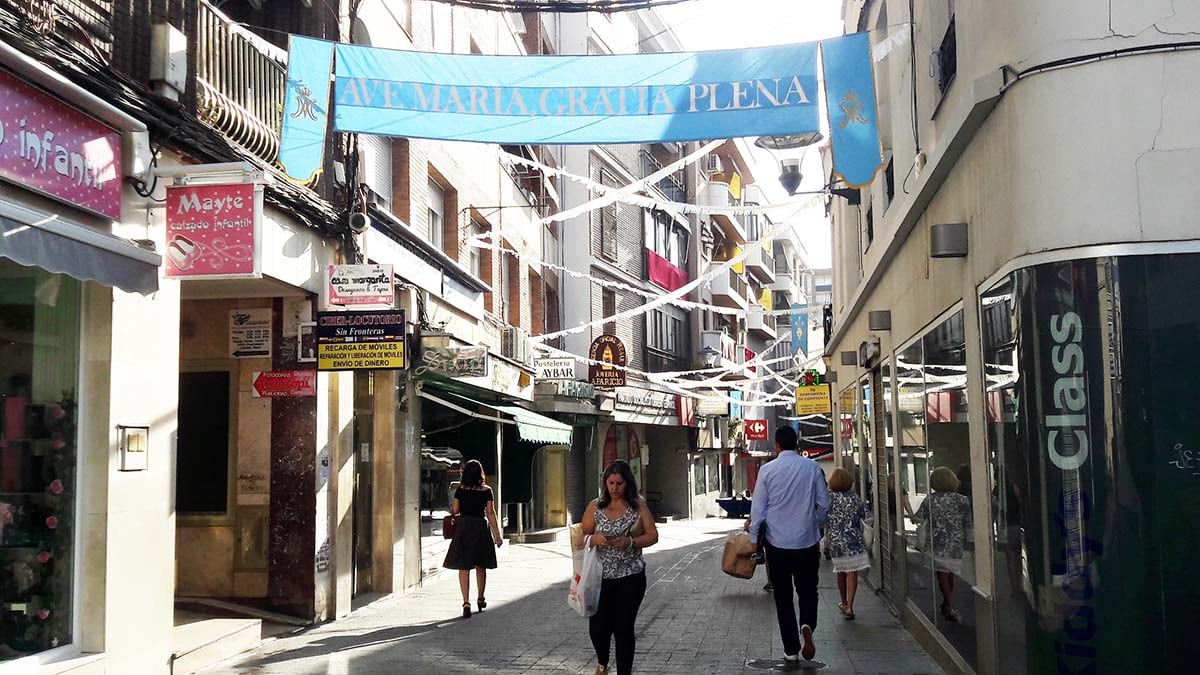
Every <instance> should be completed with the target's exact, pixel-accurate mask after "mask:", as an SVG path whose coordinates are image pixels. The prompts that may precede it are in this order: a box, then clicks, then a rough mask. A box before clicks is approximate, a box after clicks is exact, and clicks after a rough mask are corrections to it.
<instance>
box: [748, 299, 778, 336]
mask: <svg viewBox="0 0 1200 675" xmlns="http://www.w3.org/2000/svg"><path fill="white" fill-rule="evenodd" d="M746 330H748V331H750V334H751V335H753V336H755V337H760V338H762V339H764V340H774V339H775V337H776V333H775V317H774V316H773V315H771V314H768V313H767V310H766V308H764V307H762V306H761V305H754V306H752V307H751V308H750V311H748V312H747V313H746Z"/></svg>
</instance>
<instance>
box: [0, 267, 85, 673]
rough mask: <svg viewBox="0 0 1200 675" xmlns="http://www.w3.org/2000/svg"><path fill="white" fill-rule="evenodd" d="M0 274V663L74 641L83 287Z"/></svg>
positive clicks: (8, 271) (38, 274) (35, 273)
mask: <svg viewBox="0 0 1200 675" xmlns="http://www.w3.org/2000/svg"><path fill="white" fill-rule="evenodd" d="M0 278H3V279H4V281H3V283H0V335H2V336H3V337H2V338H0V441H2V442H0V608H2V610H3V611H2V612H0V614H2V616H3V618H2V619H0V664H3V663H4V662H6V661H7V660H9V659H13V658H20V657H22V656H27V655H29V654H35V653H38V652H42V651H46V650H48V649H51V648H53V647H56V646H59V645H66V644H70V643H71V642H72V639H73V635H72V630H71V628H72V622H73V618H74V617H73V614H72V612H71V607H72V605H73V602H74V597H73V596H74V590H75V588H74V578H75V570H74V568H73V566H72V560H73V558H74V555H75V537H74V534H73V533H75V532H77V531H78V530H77V523H76V522H75V509H76V495H77V494H78V490H77V489H76V482H75V480H74V478H73V477H74V476H75V475H77V461H76V457H77V454H76V447H77V443H78V438H77V437H76V422H77V419H78V418H77V410H78V405H79V397H78V388H77V384H76V383H77V381H78V379H79V334H80V327H79V315H80V311H81V301H80V297H81V293H80V290H81V285H80V283H79V282H77V281H75V280H74V279H72V278H70V277H66V276H61V275H57V274H51V273H49V272H45V271H43V270H39V269H37V268H33V267H23V266H21V265H17V264H15V263H11V262H9V261H7V260H5V259H3V258H0ZM40 610H45V611H47V612H49V614H47V615H45V617H39V616H38V611H40ZM3 669H4V666H3V665H0V670H3Z"/></svg>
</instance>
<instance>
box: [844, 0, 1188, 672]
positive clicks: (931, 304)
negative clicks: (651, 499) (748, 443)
mask: <svg viewBox="0 0 1200 675" xmlns="http://www.w3.org/2000/svg"><path fill="white" fill-rule="evenodd" d="M1101 9H1102V10H1107V11H1097V8H1096V7H1095V6H1094V4H1092V3H1080V2H1067V3H1056V4H1054V5H1053V6H1052V7H1051V5H1048V4H1045V3H1023V4H1022V3H1018V4H1015V5H1014V4H1008V5H1005V6H1003V7H1001V6H999V5H996V4H995V3H987V2H980V1H978V0H954V1H953V2H940V1H938V2H923V1H921V0H916V1H915V2H897V1H889V0H867V1H865V2H862V1H858V2H848V3H846V5H845V15H844V18H845V27H846V30H847V31H871V39H872V42H873V43H874V44H875V46H876V48H875V55H876V59H877V63H876V86H877V92H878V99H879V110H878V112H879V121H880V124H879V128H880V135H881V140H882V144H883V149H884V157H885V159H886V160H887V165H886V169H885V170H883V171H881V172H880V173H879V174H878V175H877V176H876V177H875V180H874V182H873V183H871V184H870V185H869V186H866V187H864V188H862V189H861V190H857V189H852V188H850V187H849V186H840V185H838V186H834V187H835V193H836V195H837V196H835V197H833V202H832V220H833V226H834V279H833V290H834V293H833V307H832V317H831V323H832V328H833V330H832V334H831V335H828V336H827V337H826V340H827V342H826V347H825V353H826V356H827V358H828V364H829V366H830V368H831V369H832V370H834V371H836V373H837V376H838V384H837V387H839V388H840V389H841V391H840V395H839V396H837V397H836V398H837V400H838V408H839V413H840V416H841V417H842V418H843V419H845V420H846V424H847V426H846V428H847V429H848V431H849V433H848V434H846V435H845V436H841V437H840V439H839V441H840V446H841V447H840V451H841V452H840V460H839V461H840V462H841V463H842V464H843V465H848V466H851V467H852V468H855V469H856V471H857V474H858V475H859V477H860V481H859V483H860V488H861V489H862V490H863V493H864V496H866V498H867V499H868V500H869V502H870V503H871V504H872V508H873V510H874V512H875V514H876V517H877V518H878V522H879V523H880V525H879V527H878V528H877V531H878V532H880V533H881V535H882V536H879V537H877V538H876V539H877V542H878V543H877V544H876V548H875V551H874V556H875V563H876V564H875V565H874V566H873V568H872V572H871V578H872V583H873V584H874V585H876V587H877V588H878V589H879V590H880V592H881V593H882V594H883V595H884V596H885V597H887V598H889V600H890V601H891V602H892V604H893V606H894V607H895V609H896V610H897V612H899V614H900V615H901V616H902V617H903V618H904V621H905V623H906V624H907V625H908V627H909V628H910V629H911V630H912V631H913V633H914V634H916V635H917V636H918V637H919V638H920V639H921V640H922V641H923V642H924V643H925V644H926V646H927V647H928V648H929V649H930V650H931V651H932V653H934V654H935V655H936V656H937V657H938V658H939V659H940V661H941V663H942V664H943V665H944V666H945V667H946V668H947V669H949V670H950V671H951V672H979V673H1018V672H1020V673H1052V672H1120V671H1128V670H1134V671H1139V672H1160V671H1162V672H1169V671H1175V670H1183V669H1187V668H1189V667H1190V664H1192V663H1193V662H1194V661H1195V659H1196V657H1197V656H1198V649H1200V648H1198V647H1197V646H1196V642H1195V640H1191V639H1189V635H1190V633H1191V627H1192V626H1193V625H1194V621H1193V620H1192V617H1193V615H1194V610H1193V604H1194V601H1195V599H1196V598H1197V596H1198V594H1200V584H1197V582H1196V581H1195V576H1194V575H1191V574H1187V573H1186V572H1185V571H1184V570H1183V567H1182V565H1184V564H1186V563H1185V562H1184V561H1188V560H1191V559H1193V558H1194V555H1195V552H1196V545H1195V538H1194V537H1191V536H1186V535H1184V536H1181V533H1184V532H1191V531H1192V530H1194V526H1195V524H1196V522H1197V519H1198V518H1200V507H1198V506H1197V503H1196V500H1195V499H1194V498H1192V497H1190V496H1189V495H1191V494H1194V490H1193V489H1192V487H1193V486H1192V484H1190V483H1189V482H1188V481H1189V480H1190V479H1189V478H1188V476H1189V475H1190V474H1189V472H1190V471H1191V469H1189V468H1188V467H1190V466H1191V463H1190V462H1189V461H1188V457H1190V455H1189V454H1188V453H1189V452H1190V450H1188V448H1190V447H1191V446H1190V443H1191V441H1190V440H1189V439H1190V438H1192V437H1193V436H1194V435H1195V432H1196V429H1195V426H1196V423H1195V421H1194V418H1195V416H1194V415H1192V414H1190V412H1185V411H1190V410H1191V409H1192V408H1194V405H1193V404H1192V401H1193V394H1192V392H1191V388H1189V387H1188V386H1186V385H1184V384H1182V382H1183V379H1185V378H1181V377H1179V376H1178V375H1176V376H1174V377H1171V378H1167V377H1166V376H1165V374H1166V373H1176V374H1180V373H1190V372H1192V371H1194V370H1195V368H1196V367H1197V365H1198V363H1197V359H1198V358H1200V356H1198V354H1200V352H1198V351H1197V350H1196V349H1195V347H1194V340H1193V338H1192V337H1191V336H1193V335H1194V334H1195V333H1196V326H1197V316H1196V310H1195V308H1196V306H1197V305H1196V303H1195V302H1194V300H1188V298H1190V297H1192V295H1193V293H1194V291H1193V290H1192V289H1194V288H1195V287H1196V285H1195V284H1192V283H1190V281H1189V279H1191V278H1192V277H1193V276H1194V275H1195V270H1196V265H1195V261H1196V255H1197V251H1198V250H1200V244H1198V242H1197V240H1196V228H1195V225H1194V223H1193V222H1192V220H1193V216H1192V212H1193V211H1194V209H1193V208H1191V205H1192V200H1191V197H1190V195H1192V194H1193V193H1194V189H1193V188H1192V186H1191V177H1192V176H1194V175H1195V171H1196V166H1197V165H1196V157H1197V154H1196V153H1197V147H1198V146H1200V137H1198V136H1197V132H1196V127H1195V124H1194V123H1193V121H1192V120H1193V118H1194V116H1193V115H1190V114H1188V113H1186V112H1184V111H1185V110H1187V109H1188V108H1189V105H1190V104H1189V103H1188V101H1190V100H1192V98H1193V94H1192V87H1191V86H1190V84H1191V82H1192V75H1193V74H1194V73H1195V72H1196V70H1197V68H1198V67H1200V57H1198V56H1197V53H1196V51H1195V48H1194V45H1193V44H1192V43H1191V42H1190V41H1189V38H1188V37H1186V36H1187V35H1188V34H1189V33H1192V32H1195V31H1196V30H1197V29H1200V25H1198V23H1197V22H1198V18H1197V16H1196V14H1195V13H1194V12H1186V11H1181V9H1182V5H1178V3H1176V5H1175V6H1172V5H1171V3H1114V4H1113V5H1112V6H1111V7H1106V8H1101ZM1113 92H1120V94H1119V95H1113ZM929 529H932V530H933V532H935V533H937V532H939V531H940V532H941V533H942V534H941V535H940V536H939V535H936V534H935V538H934V540H933V543H932V545H931V544H930V543H929V542H927V541H926V540H925V539H924V537H925V534H924V533H925V532H926V531H927V530H929ZM939 539H940V542H939Z"/></svg>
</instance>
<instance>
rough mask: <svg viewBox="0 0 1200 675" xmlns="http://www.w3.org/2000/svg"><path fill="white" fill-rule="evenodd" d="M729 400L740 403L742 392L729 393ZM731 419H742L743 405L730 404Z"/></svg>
mask: <svg viewBox="0 0 1200 675" xmlns="http://www.w3.org/2000/svg"><path fill="white" fill-rule="evenodd" d="M729 398H731V399H733V400H735V401H740V400H742V392H740V391H731V392H729ZM729 417H730V419H738V420H740V419H742V404H741V403H730V404H729Z"/></svg>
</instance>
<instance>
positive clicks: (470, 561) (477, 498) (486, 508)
mask: <svg viewBox="0 0 1200 675" xmlns="http://www.w3.org/2000/svg"><path fill="white" fill-rule="evenodd" d="M495 500H496V498H495V496H493V495H492V488H490V487H488V486H487V485H486V484H484V482H483V465H482V464H480V463H479V461H478V460H474V459H472V460H471V461H469V462H467V464H466V466H464V467H463V472H462V481H461V482H460V483H459V484H458V489H457V490H455V491H454V503H453V504H452V505H451V507H450V510H451V512H453V513H454V515H455V516H457V518H458V528H457V529H455V531H454V538H453V539H451V540H450V550H448V551H446V560H445V562H443V563H442V567H445V568H446V569H451V570H458V587H459V589H461V590H462V597H463V617H470V616H471V570H472V569H474V570H475V579H476V581H478V583H479V598H478V600H477V602H478V605H479V611H481V612H482V611H483V610H484V609H485V608H486V607H487V600H485V599H484V597H483V592H484V589H485V588H486V587H487V571H488V570H489V569H496V549H495V548H492V544H495V545H496V548H500V545H501V544H502V543H503V542H504V540H503V539H501V538H500V525H499V523H498V522H497V521H496V509H495V506H494V505H495Z"/></svg>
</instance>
